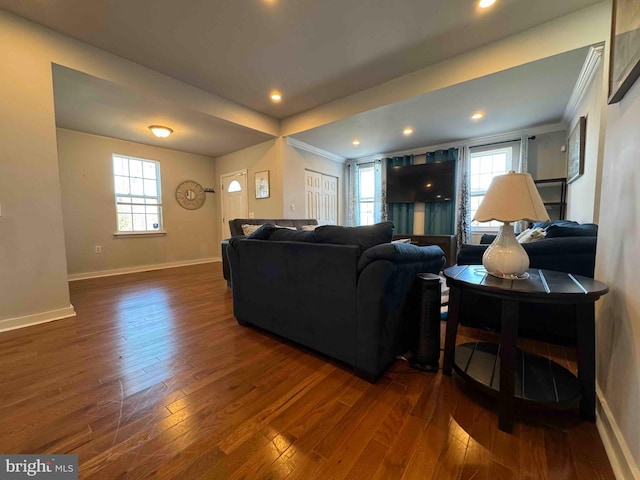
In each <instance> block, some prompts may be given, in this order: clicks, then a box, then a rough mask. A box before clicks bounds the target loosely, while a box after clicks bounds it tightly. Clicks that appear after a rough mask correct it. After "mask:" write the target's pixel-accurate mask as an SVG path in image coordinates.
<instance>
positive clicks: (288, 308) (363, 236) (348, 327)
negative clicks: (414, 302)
mask: <svg viewBox="0 0 640 480" xmlns="http://www.w3.org/2000/svg"><path fill="white" fill-rule="evenodd" d="M376 229H377V230H376ZM370 232H375V235H373V237H374V238H373V239H371V238H369V237H371V236H370V235H368V233H370ZM392 233H393V224H391V223H390V222H386V223H385V224H378V225H374V226H370V227H355V228H352V229H349V228H346V227H335V226H323V227H319V228H318V229H316V230H315V231H314V232H300V231H298V232H296V231H291V230H286V229H276V228H275V227H273V226H270V225H266V226H264V227H262V228H261V229H259V230H258V231H256V232H255V233H254V234H252V235H250V236H248V237H246V238H240V237H237V238H231V239H230V240H229V247H228V249H227V256H228V258H229V265H230V267H231V283H232V292H233V309H234V315H235V317H236V319H237V320H238V323H240V324H241V325H255V326H257V327H260V328H263V329H265V330H267V331H269V332H272V333H275V334H277V335H280V336H282V337H284V338H286V339H288V340H292V341H293V342H296V343H298V344H300V345H303V346H305V347H308V348H310V349H313V350H315V351H318V352H320V353H322V354H325V355H327V356H329V357H332V358H334V359H337V360H339V361H341V362H344V363H345V364H347V365H350V366H352V367H354V368H355V373H356V374H357V375H359V376H361V377H363V378H365V379H366V380H368V381H371V382H374V381H376V380H377V379H378V378H379V377H380V376H381V375H382V374H383V372H384V371H385V369H386V368H387V367H388V366H389V365H391V364H392V363H393V362H394V361H395V359H396V356H397V355H398V354H401V353H404V352H406V351H407V349H408V345H407V328H408V326H407V321H406V316H407V313H406V312H407V308H408V302H409V300H408V299H409V297H410V291H411V289H412V285H413V283H414V280H415V277H416V274H418V273H421V272H428V273H438V272H439V271H440V269H441V268H442V266H443V265H444V254H443V252H442V250H441V249H440V247H437V246H429V247H418V246H416V245H410V244H403V243H389V242H390V240H391V234H392Z"/></svg>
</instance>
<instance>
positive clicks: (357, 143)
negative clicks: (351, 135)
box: [351, 138, 360, 147]
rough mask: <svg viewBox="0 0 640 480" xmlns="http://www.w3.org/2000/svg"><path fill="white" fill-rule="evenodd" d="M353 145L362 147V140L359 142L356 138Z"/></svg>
mask: <svg viewBox="0 0 640 480" xmlns="http://www.w3.org/2000/svg"><path fill="white" fill-rule="evenodd" d="M351 143H353V144H354V145H355V146H356V147H357V146H358V145H360V140H358V139H357V138H356V139H355V140H354V141H353V142H351Z"/></svg>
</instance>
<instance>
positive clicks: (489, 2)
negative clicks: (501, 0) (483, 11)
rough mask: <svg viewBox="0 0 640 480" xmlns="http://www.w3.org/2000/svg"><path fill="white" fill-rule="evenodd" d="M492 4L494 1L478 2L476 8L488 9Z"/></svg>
mask: <svg viewBox="0 0 640 480" xmlns="http://www.w3.org/2000/svg"><path fill="white" fill-rule="evenodd" d="M494 3H496V0H480V3H478V6H479V7H480V8H489V7H490V6H491V5H493V4H494Z"/></svg>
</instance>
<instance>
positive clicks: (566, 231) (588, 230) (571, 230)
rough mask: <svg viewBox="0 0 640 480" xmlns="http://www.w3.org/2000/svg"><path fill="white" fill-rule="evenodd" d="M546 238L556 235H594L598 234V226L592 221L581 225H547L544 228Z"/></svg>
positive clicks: (555, 236) (556, 236)
mask: <svg viewBox="0 0 640 480" xmlns="http://www.w3.org/2000/svg"><path fill="white" fill-rule="evenodd" d="M546 231H547V238H558V237H596V236H598V226H597V225H596V224H594V223H583V224H582V225H577V224H576V225H570V226H561V225H549V226H548V227H547V228H546Z"/></svg>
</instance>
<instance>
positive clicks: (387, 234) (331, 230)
mask: <svg viewBox="0 0 640 480" xmlns="http://www.w3.org/2000/svg"><path fill="white" fill-rule="evenodd" d="M313 233H314V234H315V239H316V242H318V243H333V244H337V245H356V246H358V247H360V251H361V252H364V251H365V250H367V249H368V248H371V247H374V246H376V245H380V244H381V243H391V239H392V238H393V222H381V223H376V224H375V225H364V226H361V227H340V226H336V225H323V226H321V227H318V228H316V229H315V230H314V232H313Z"/></svg>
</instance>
